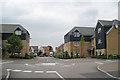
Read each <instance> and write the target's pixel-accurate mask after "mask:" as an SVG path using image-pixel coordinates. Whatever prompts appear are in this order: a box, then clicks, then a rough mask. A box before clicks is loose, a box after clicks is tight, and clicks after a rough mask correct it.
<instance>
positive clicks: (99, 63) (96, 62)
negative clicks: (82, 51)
mask: <svg viewBox="0 0 120 80" xmlns="http://www.w3.org/2000/svg"><path fill="white" fill-rule="evenodd" d="M95 63H97V64H103V63H101V62H95Z"/></svg>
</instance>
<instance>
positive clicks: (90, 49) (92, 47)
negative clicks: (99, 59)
mask: <svg viewBox="0 0 120 80" xmlns="http://www.w3.org/2000/svg"><path fill="white" fill-rule="evenodd" d="M95 42H96V38H95V33H94V35H93V36H92V37H91V45H90V47H89V48H88V49H87V51H88V52H89V53H90V55H91V56H94V55H97V54H96V44H95Z"/></svg>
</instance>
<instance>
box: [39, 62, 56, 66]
mask: <svg viewBox="0 0 120 80" xmlns="http://www.w3.org/2000/svg"><path fill="white" fill-rule="evenodd" d="M41 65H46V66H47V65H49V66H54V65H56V64H55V63H41Z"/></svg>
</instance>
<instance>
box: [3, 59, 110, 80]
mask: <svg viewBox="0 0 120 80" xmlns="http://www.w3.org/2000/svg"><path fill="white" fill-rule="evenodd" d="M102 63H107V61H106V60H100V59H69V60H67V59H66V60H63V59H55V58H53V57H36V58H35V59H33V60H14V61H13V60H11V61H10V60H9V61H4V62H3V65H2V67H4V68H6V69H8V70H10V72H11V75H10V78H11V79H12V80H13V79H14V78H15V79H16V78H17V79H19V78H20V79H21V78H29V79H33V78H38V79H42V78H47V79H49V78H51V79H60V80H65V79H67V78H78V79H79V78H111V77H109V76H108V75H106V74H104V73H102V72H100V71H98V70H97V66H98V65H99V64H102Z"/></svg>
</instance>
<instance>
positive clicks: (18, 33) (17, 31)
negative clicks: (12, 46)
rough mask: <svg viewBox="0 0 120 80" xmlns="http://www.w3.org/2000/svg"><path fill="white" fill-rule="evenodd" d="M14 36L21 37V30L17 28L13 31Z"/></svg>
mask: <svg viewBox="0 0 120 80" xmlns="http://www.w3.org/2000/svg"><path fill="white" fill-rule="evenodd" d="M15 34H16V35H22V29H21V28H20V27H19V26H18V27H17V28H16V29H15Z"/></svg>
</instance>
